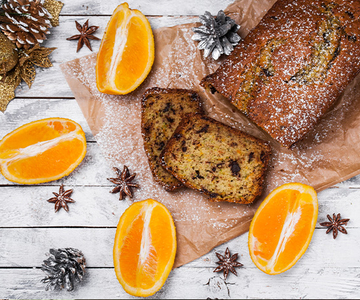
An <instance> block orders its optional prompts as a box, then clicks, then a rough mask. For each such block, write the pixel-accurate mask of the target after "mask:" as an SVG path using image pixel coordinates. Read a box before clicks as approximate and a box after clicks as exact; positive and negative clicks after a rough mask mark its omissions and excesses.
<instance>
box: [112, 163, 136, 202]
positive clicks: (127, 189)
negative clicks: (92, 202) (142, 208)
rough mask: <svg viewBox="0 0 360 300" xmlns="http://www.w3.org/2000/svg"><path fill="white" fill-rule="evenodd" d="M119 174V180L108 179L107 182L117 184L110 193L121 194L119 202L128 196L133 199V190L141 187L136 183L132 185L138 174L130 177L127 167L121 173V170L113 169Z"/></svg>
mask: <svg viewBox="0 0 360 300" xmlns="http://www.w3.org/2000/svg"><path fill="white" fill-rule="evenodd" d="M113 169H114V171H115V172H116V174H117V176H118V177H117V178H107V180H109V181H111V182H112V183H115V184H116V185H117V186H116V187H115V188H114V189H113V190H111V191H110V193H119V192H120V197H119V200H123V199H124V197H126V195H128V196H129V197H130V198H132V197H133V194H132V190H131V188H139V185H138V184H136V183H132V181H133V180H134V178H135V176H136V173H134V174H133V175H130V172H129V169H128V167H127V166H124V170H123V171H122V172H120V170H119V169H118V168H116V167H114V168H113Z"/></svg>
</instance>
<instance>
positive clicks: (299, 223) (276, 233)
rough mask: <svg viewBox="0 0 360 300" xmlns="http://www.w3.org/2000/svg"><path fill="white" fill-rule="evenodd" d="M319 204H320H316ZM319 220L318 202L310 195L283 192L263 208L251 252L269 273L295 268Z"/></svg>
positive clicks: (253, 226) (251, 236) (256, 219)
mask: <svg viewBox="0 0 360 300" xmlns="http://www.w3.org/2000/svg"><path fill="white" fill-rule="evenodd" d="M314 202H316V203H314ZM316 218H317V200H316V201H314V195H313V194H312V193H308V192H306V191H305V192H300V191H299V190H294V189H283V190H281V191H279V192H277V193H276V194H275V195H274V196H272V198H271V199H270V200H269V201H267V199H266V200H265V201H264V203H263V204H262V205H261V206H260V207H259V210H258V212H257V213H256V215H255V216H254V219H253V222H252V224H251V226H250V231H249V249H250V254H251V257H252V259H253V260H254V262H255V264H256V265H257V266H258V267H259V268H260V269H261V270H262V271H264V272H265V273H268V274H278V273H281V272H283V271H285V270H287V269H289V268H290V267H292V266H293V265H294V264H295V263H296V261H297V260H298V259H299V258H300V257H301V255H302V254H303V253H304V252H305V251H306V248H307V246H308V244H309V242H310V240H311V236H312V233H313V231H314V228H315V223H316Z"/></svg>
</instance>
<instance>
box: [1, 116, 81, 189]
mask: <svg viewBox="0 0 360 300" xmlns="http://www.w3.org/2000/svg"><path fill="white" fill-rule="evenodd" d="M85 153H86V140H85V134H84V132H83V131H82V129H81V127H80V125H78V124H77V123H75V122H73V121H72V120H69V119H63V118H49V119H43V120H38V121H34V122H32V123H29V124H25V125H23V126H21V127H19V128H18V129H16V130H14V131H13V132H11V133H9V134H8V135H6V136H5V137H4V138H3V139H2V140H1V141H0V168H1V172H2V174H3V175H4V176H5V177H6V178H7V179H8V180H10V181H13V182H17V183H22V184H36V183H41V182H48V181H51V180H56V179H59V178H61V177H63V176H66V175H68V174H69V173H70V172H72V171H73V170H74V169H75V168H76V166H77V165H78V164H79V163H80V162H81V161H82V159H83V158H84V156H85Z"/></svg>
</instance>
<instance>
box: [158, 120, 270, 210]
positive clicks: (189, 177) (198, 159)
mask: <svg viewBox="0 0 360 300" xmlns="http://www.w3.org/2000/svg"><path fill="white" fill-rule="evenodd" d="M270 154H271V149H270V146H269V144H267V143H266V142H264V141H262V140H260V139H257V138H255V137H253V136H250V135H249V134H247V133H244V132H242V131H240V130H237V129H234V128H232V127H229V126H227V125H225V124H222V123H220V122H218V121H216V120H214V119H211V118H209V117H207V116H204V115H200V114H190V115H186V116H185V118H184V119H183V120H182V122H181V123H180V124H179V126H178V128H177V129H176V131H175V132H174V134H173V136H172V137H171V139H170V140H169V142H168V143H167V145H166V147H165V149H164V151H163V153H162V162H161V163H162V165H163V166H164V168H166V169H167V170H168V171H169V172H171V173H172V174H173V175H174V176H175V177H176V178H177V179H179V180H180V181H181V182H182V183H183V184H184V185H186V186H187V187H190V188H193V189H196V190H199V191H200V192H202V193H204V194H206V195H208V196H210V200H211V201H216V202H219V201H228V202H236V203H242V204H248V203H251V202H253V201H254V200H255V198H256V197H257V196H259V195H260V194H261V192H262V188H263V183H264V178H265V173H266V169H267V166H268V163H269V159H270Z"/></svg>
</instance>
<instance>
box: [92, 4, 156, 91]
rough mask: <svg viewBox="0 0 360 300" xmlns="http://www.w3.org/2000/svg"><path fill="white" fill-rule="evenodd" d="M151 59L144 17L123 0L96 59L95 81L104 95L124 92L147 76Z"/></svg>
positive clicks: (151, 47)
mask: <svg viewBox="0 0 360 300" xmlns="http://www.w3.org/2000/svg"><path fill="white" fill-rule="evenodd" d="M153 62H154V36H153V33H152V30H151V26H150V23H149V21H148V19H147V18H146V17H145V16H144V15H143V14H142V13H141V12H140V11H138V10H137V9H129V5H128V4H127V3H126V2H125V3H123V4H120V5H119V6H118V7H117V8H116V9H115V11H114V12H113V14H112V16H111V18H110V21H109V23H108V25H107V27H106V30H105V33H104V36H103V38H102V40H101V45H100V50H99V52H98V54H97V60H96V84H97V87H98V90H99V91H100V92H102V93H106V94H114V95H124V94H128V93H130V92H132V91H133V90H135V89H136V88H137V87H138V86H139V85H140V84H141V83H142V82H143V81H144V80H145V78H146V77H147V75H148V74H149V72H150V70H151V67H152V65H153Z"/></svg>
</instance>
